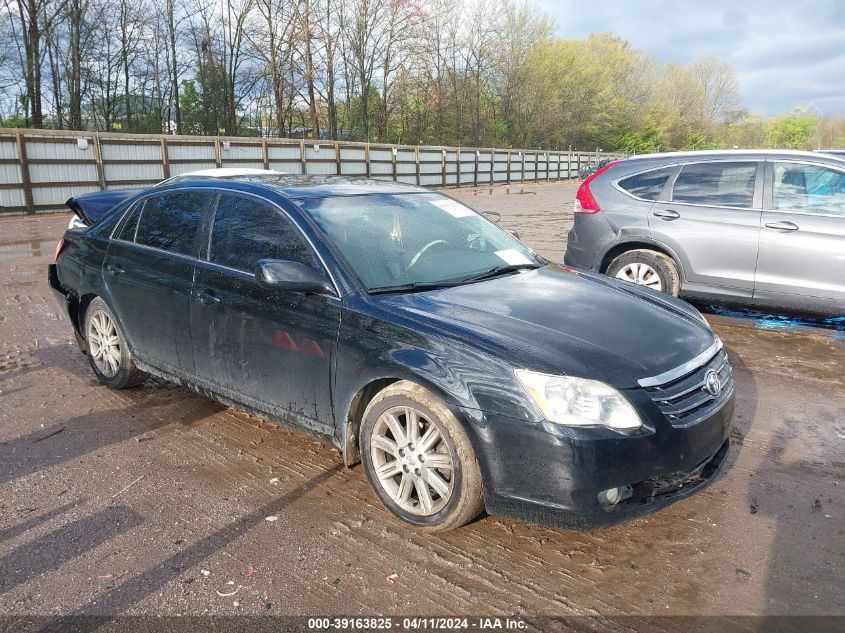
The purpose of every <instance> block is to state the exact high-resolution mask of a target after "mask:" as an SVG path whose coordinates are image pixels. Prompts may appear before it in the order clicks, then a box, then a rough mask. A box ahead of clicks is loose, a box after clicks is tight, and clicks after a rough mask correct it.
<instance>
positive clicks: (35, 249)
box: [0, 237, 58, 260]
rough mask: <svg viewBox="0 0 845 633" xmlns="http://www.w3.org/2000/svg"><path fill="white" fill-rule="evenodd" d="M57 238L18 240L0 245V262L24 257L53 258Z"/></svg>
mask: <svg viewBox="0 0 845 633" xmlns="http://www.w3.org/2000/svg"><path fill="white" fill-rule="evenodd" d="M57 242H58V240H57V239H55V238H52V237H51V238H49V239H40V240H18V241H16V242H3V243H0V260H9V259H21V258H24V257H45V256H52V255H53V252H54V251H55V250H56V243H57Z"/></svg>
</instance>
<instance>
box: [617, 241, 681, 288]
mask: <svg viewBox="0 0 845 633" xmlns="http://www.w3.org/2000/svg"><path fill="white" fill-rule="evenodd" d="M607 275H608V276H610V277H616V278H617V279H622V280H623V281H630V282H631V283H635V284H637V285H639V286H646V287H647V288H651V289H652V290H657V291H659V292H665V293H666V294H668V295H672V296H673V297H677V296H678V294H679V293H680V291H681V278H680V275H679V274H678V267H677V265H675V262H674V261H672V258H671V257H669V256H667V255H664V254H663V253H659V252H657V251H652V250H647V249H637V250H633V251H627V252H626V253H622V254H621V255H620V256H619V257H617V258H616V259H614V260H613V261H612V262H610V266H608V267H607Z"/></svg>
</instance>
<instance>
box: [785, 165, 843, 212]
mask: <svg viewBox="0 0 845 633" xmlns="http://www.w3.org/2000/svg"><path fill="white" fill-rule="evenodd" d="M773 185H774V190H773V191H772V206H773V207H774V208H775V209H777V210H779V211H799V212H803V213H825V214H836V215H843V216H845V172H842V171H837V170H835V169H830V168H828V167H822V166H821V165H803V164H801V163H775V164H774V182H773Z"/></svg>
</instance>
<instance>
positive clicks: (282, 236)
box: [208, 194, 320, 272]
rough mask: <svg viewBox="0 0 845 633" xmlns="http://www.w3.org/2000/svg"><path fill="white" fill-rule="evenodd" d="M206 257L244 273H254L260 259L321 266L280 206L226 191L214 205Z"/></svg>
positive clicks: (315, 266)
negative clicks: (212, 223) (284, 260)
mask: <svg viewBox="0 0 845 633" xmlns="http://www.w3.org/2000/svg"><path fill="white" fill-rule="evenodd" d="M208 258H209V261H211V262H214V263H215V264H221V265H223V266H227V267H229V268H234V269H235V270H242V271H245V272H254V270H255V265H256V264H257V263H258V260H259V259H287V260H292V261H295V262H300V263H302V264H306V265H308V266H311V267H312V268H315V269H318V270H319V269H320V266H319V264H317V260H316V258H315V256H314V253H313V251H312V250H311V247H310V246H309V245H308V243H307V242H306V241H305V238H304V237H303V235H302V233H300V231H299V228H297V227H296V225H294V224H293V222H291V220H290V219H289V218H288V217H287V216H286V215H285V214H284V213H283V212H282V211H281V209H279V208H278V207H276V206H274V205H272V204H270V203H268V202H263V201H261V200H257V199H256V198H252V197H248V196H237V195H229V194H225V195H223V196H221V197H220V201H219V202H218V204H217V210H216V211H215V214H214V225H213V228H212V230H211V245H210V247H209V254H208Z"/></svg>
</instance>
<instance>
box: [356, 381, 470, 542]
mask: <svg viewBox="0 0 845 633" xmlns="http://www.w3.org/2000/svg"><path fill="white" fill-rule="evenodd" d="M409 416H410V421H411V422H413V421H414V420H416V421H417V423H416V425H414V424H411V425H409ZM397 425H398V428H397ZM414 427H416V429H417V431H416V433H417V435H416V436H414V437H409V434H410V433H413V429H414ZM432 429H433V430H432ZM391 438H392V440H393V444H394V446H391V445H390V442H391ZM397 439H398V441H396V440H397ZM413 442H416V443H417V445H414V444H413ZM423 443H425V444H427V446H425V447H423ZM360 446H361V461H362V462H363V464H364V471H365V472H366V474H367V479H368V480H369V482H370V485H371V486H372V487H373V490H375V491H376V494H378V496H379V498H380V499H381V501H382V503H384V505H385V506H387V508H388V509H389V510H390V511H391V512H393V514H395V515H396V516H398V517H399V518H400V519H403V520H404V521H407V522H408V523H411V524H413V525H415V526H417V527H420V528H423V529H424V530H427V531H445V530H451V529H454V528H458V527H460V526H462V525H464V524H465V523H467V522H469V521H471V520H472V519H474V518H475V517H476V516H478V514H479V513H480V512H481V511H482V510H483V509H484V494H483V488H482V482H481V471H480V470H479V468H478V462H477V461H476V459H475V452H474V451H473V449H472V445H471V444H470V441H469V438H468V437H467V434H466V432H465V431H464V429H463V427H462V426H461V424H460V422H458V420H457V419H456V418H455V416H454V415H453V414H452V412H451V411H450V410H449V408H448V407H447V406H446V405H445V404H444V403H443V402H442V401H441V400H440V399H439V398H438V397H437V396H435V395H434V394H432V393H431V392H430V391H428V390H427V389H424V388H423V387H421V386H419V385H417V384H414V383H412V382H409V381H406V380H403V381H400V382H397V383H394V384H392V385H390V386H388V387H386V388H385V389H383V390H382V391H380V392H379V393H378V394H376V396H375V397H374V398H373V399H372V400H371V401H370V403H369V404H368V405H367V408H366V410H365V411H364V417H363V420H362V422H361V431H360ZM410 446H414V448H415V449H416V450H414V451H410V450H408V447H410ZM418 451H421V452H418ZM420 455H422V460H420V459H419V457H420ZM434 463H437V464H440V465H442V467H434V466H433V465H432V464H434ZM447 464H448V467H447ZM379 472H380V473H381V475H380V474H379ZM390 473H392V475H391V474H390ZM426 491H427V495H428V497H427V498H426ZM406 497H407V498H406Z"/></svg>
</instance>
